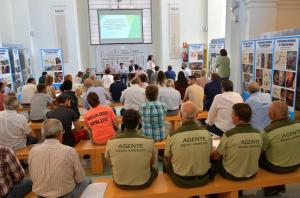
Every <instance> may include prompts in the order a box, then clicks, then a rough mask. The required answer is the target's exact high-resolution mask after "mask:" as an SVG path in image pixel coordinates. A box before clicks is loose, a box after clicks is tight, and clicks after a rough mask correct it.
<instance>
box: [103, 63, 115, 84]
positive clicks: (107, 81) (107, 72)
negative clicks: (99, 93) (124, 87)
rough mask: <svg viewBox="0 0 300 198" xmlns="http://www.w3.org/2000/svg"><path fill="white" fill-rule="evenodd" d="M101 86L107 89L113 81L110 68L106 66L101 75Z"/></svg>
mask: <svg viewBox="0 0 300 198" xmlns="http://www.w3.org/2000/svg"><path fill="white" fill-rule="evenodd" d="M102 82H103V87H104V88H105V89H109V87H110V85H111V84H112V83H113V82H114V77H113V75H111V74H110V69H109V68H106V69H105V71H104V75H103V77H102Z"/></svg>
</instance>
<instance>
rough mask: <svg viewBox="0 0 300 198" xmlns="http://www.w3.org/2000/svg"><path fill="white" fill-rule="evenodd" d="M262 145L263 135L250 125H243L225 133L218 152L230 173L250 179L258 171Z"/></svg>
mask: <svg viewBox="0 0 300 198" xmlns="http://www.w3.org/2000/svg"><path fill="white" fill-rule="evenodd" d="M262 145H263V142H262V136H261V133H260V132H259V131H257V130H256V129H254V128H253V127H252V126H251V125H250V124H241V125H237V126H236V127H235V128H233V129H231V130H229V131H227V132H226V133H224V135H223V137H222V138H221V141H220V144H219V146H218V148H217V151H218V153H219V154H220V155H222V157H223V158H222V163H223V167H224V169H225V170H226V171H227V172H228V173H230V174H231V175H233V176H235V177H240V178H244V177H246V178H248V177H251V176H253V175H254V174H255V173H256V172H257V170H258V160H259V157H260V153H261V148H262Z"/></svg>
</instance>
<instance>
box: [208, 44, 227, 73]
mask: <svg viewBox="0 0 300 198" xmlns="http://www.w3.org/2000/svg"><path fill="white" fill-rule="evenodd" d="M224 48H225V43H224V42H220V43H210V44H209V73H210V74H212V73H216V72H217V70H216V59H217V56H219V55H220V50H221V49H224Z"/></svg>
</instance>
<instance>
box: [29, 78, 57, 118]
mask: <svg viewBox="0 0 300 198" xmlns="http://www.w3.org/2000/svg"><path fill="white" fill-rule="evenodd" d="M30 104H32V105H30V114H29V118H30V120H31V121H32V122H42V121H44V119H46V114H47V112H48V111H49V109H48V105H50V106H51V108H53V107H54V106H53V103H52V98H51V96H50V95H48V94H47V89H46V85H44V84H38V86H37V93H36V94H34V95H33V96H32V98H31V102H30Z"/></svg>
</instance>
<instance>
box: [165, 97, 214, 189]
mask: <svg viewBox="0 0 300 198" xmlns="http://www.w3.org/2000/svg"><path fill="white" fill-rule="evenodd" d="M197 113H198V109H197V106H196V105H195V104H193V103H192V102H185V103H184V104H183V105H182V107H181V117H182V126H181V127H179V128H178V129H177V130H175V131H174V132H172V133H170V134H169V135H168V136H167V140H166V146H165V160H164V171H166V172H167V173H168V175H169V176H170V177H171V179H172V180H173V182H174V183H175V185H176V186H179V187H183V188H191V187H196V186H202V185H205V184H207V182H208V181H209V179H210V168H211V163H210V155H211V151H212V138H211V135H210V133H209V132H208V131H207V130H206V129H205V128H203V127H201V126H199V125H198V123H197V122H196V119H197Z"/></svg>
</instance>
